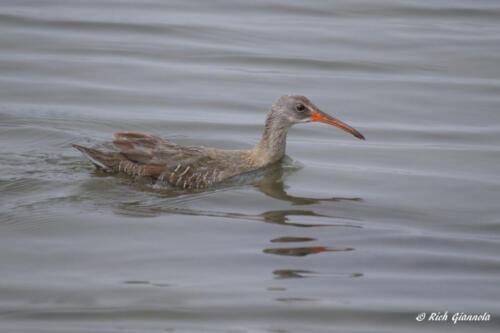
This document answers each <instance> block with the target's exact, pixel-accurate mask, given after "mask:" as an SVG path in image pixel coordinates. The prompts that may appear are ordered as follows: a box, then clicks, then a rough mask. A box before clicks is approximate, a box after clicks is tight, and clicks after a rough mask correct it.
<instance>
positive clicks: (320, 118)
mask: <svg viewBox="0 0 500 333" xmlns="http://www.w3.org/2000/svg"><path fill="white" fill-rule="evenodd" d="M311 121H317V122H321V123H325V124H328V125H332V126H335V127H338V128H340V129H343V130H344V131H346V132H348V133H351V134H352V135H354V136H355V137H357V138H358V139H361V140H365V137H364V136H363V134H361V133H359V132H358V131H357V130H355V129H354V128H352V127H351V126H349V125H347V124H346V123H344V122H341V121H340V120H338V119H335V118H333V117H332V116H330V115H329V114H326V113H324V112H322V111H317V112H315V113H313V114H312V119H311Z"/></svg>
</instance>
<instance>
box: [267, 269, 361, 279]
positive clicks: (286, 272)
mask: <svg viewBox="0 0 500 333" xmlns="http://www.w3.org/2000/svg"><path fill="white" fill-rule="evenodd" d="M273 275H274V278H275V279H301V278H311V277H335V278H357V277H362V276H364V274H363V273H318V272H313V271H309V270H305V269H277V270H274V271H273Z"/></svg>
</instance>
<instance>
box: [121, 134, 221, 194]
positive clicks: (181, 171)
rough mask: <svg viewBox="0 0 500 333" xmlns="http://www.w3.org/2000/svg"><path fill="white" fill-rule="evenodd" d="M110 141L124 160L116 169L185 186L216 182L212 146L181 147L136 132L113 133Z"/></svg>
mask: <svg viewBox="0 0 500 333" xmlns="http://www.w3.org/2000/svg"><path fill="white" fill-rule="evenodd" d="M113 144H114V145H115V146H116V148H118V150H119V151H120V153H121V154H122V155H123V156H125V157H126V159H127V160H126V161H123V162H122V163H121V164H120V166H119V171H120V172H125V173H128V174H132V175H139V176H141V175H148V176H152V177H154V178H158V179H159V180H160V181H164V182H167V183H169V184H171V185H174V186H177V187H181V188H185V189H192V188H203V187H208V186H210V185H212V184H214V183H215V182H217V181H218V176H219V171H218V170H217V168H216V164H217V161H216V158H215V156H212V155H213V154H212V153H211V152H212V151H213V149H210V148H204V147H188V146H181V145H178V144H176V143H173V142H171V141H169V140H166V139H162V138H159V137H157V136H151V135H147V134H142V133H137V132H118V133H115V140H114V141H113Z"/></svg>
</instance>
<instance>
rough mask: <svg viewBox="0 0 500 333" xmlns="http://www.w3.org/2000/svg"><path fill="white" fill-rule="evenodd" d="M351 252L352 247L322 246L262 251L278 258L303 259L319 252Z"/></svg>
mask: <svg viewBox="0 0 500 333" xmlns="http://www.w3.org/2000/svg"><path fill="white" fill-rule="evenodd" d="M353 250H354V248H352V247H345V248H329V247H324V246H311V247H290V248H269V249H264V250H263V251H262V252H264V253H268V254H277V255H280V256H293V257H304V256H307V255H310V254H318V253H321V252H344V251H353Z"/></svg>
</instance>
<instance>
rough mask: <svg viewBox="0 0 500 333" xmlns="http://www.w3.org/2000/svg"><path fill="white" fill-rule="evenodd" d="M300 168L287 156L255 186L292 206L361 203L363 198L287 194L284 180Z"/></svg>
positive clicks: (271, 167) (273, 166) (270, 168)
mask: <svg viewBox="0 0 500 333" xmlns="http://www.w3.org/2000/svg"><path fill="white" fill-rule="evenodd" d="M299 169H300V167H298V166H296V165H293V164H292V160H291V159H290V158H289V157H288V156H285V157H284V158H283V162H282V163H278V164H275V165H272V166H270V167H269V168H268V170H267V173H266V176H265V177H263V178H261V179H259V180H258V181H256V182H255V183H254V184H253V185H254V187H255V188H256V189H258V190H259V191H260V192H262V193H264V194H265V195H267V196H269V197H271V198H274V199H278V200H283V201H288V202H290V203H292V205H311V204H315V203H319V202H322V201H342V200H349V201H361V200H362V199H361V198H344V197H330V198H308V197H297V196H293V195H290V194H288V193H287V192H286V188H287V186H286V185H285V184H284V179H285V178H286V176H288V175H289V174H290V173H292V172H295V171H297V170H299Z"/></svg>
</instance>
